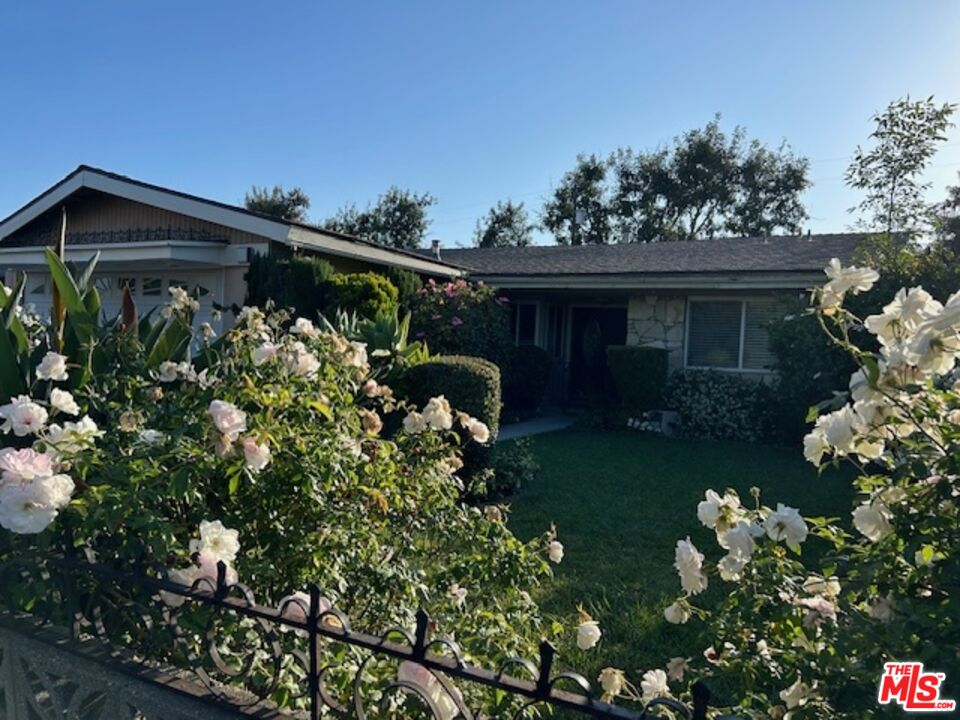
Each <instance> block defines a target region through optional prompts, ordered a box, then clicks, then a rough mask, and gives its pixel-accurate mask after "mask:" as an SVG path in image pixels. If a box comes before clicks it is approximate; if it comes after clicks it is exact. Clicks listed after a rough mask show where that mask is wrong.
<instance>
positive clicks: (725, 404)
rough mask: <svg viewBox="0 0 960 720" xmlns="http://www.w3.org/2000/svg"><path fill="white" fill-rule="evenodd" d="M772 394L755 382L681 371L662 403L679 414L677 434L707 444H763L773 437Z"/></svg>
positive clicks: (709, 372) (710, 372) (672, 378)
mask: <svg viewBox="0 0 960 720" xmlns="http://www.w3.org/2000/svg"><path fill="white" fill-rule="evenodd" d="M772 399H773V391H772V390H771V389H770V387H768V386H767V385H765V384H763V382H761V381H760V380H758V379H747V378H743V377H740V376H739V375H735V374H732V373H722V372H718V371H716V370H680V371H677V372H675V373H674V374H673V375H671V376H670V380H669V382H668V383H667V387H666V389H665V390H664V400H665V402H666V404H667V405H668V406H669V408H670V409H672V410H676V411H678V412H679V413H680V432H681V434H682V435H684V436H685V437H693V438H703V439H706V440H744V441H747V442H763V441H767V440H770V439H771V438H772V436H773V433H772V422H773V411H772Z"/></svg>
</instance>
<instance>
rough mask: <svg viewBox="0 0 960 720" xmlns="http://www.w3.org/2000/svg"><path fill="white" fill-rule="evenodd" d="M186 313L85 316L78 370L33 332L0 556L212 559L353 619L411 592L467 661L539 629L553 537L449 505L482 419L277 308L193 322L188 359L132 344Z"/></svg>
mask: <svg viewBox="0 0 960 720" xmlns="http://www.w3.org/2000/svg"><path fill="white" fill-rule="evenodd" d="M21 287H22V283H21ZM2 300H3V305H0V308H2V309H3V310H4V311H10V312H14V311H16V312H20V311H19V310H16V309H15V308H14V307H13V305H15V304H16V294H15V293H7V292H6V291H5V290H3V291H2ZM11 303H12V304H11ZM195 310H196V307H195V301H194V300H193V299H191V298H190V297H188V296H186V295H185V294H184V295H183V296H182V297H181V296H179V295H178V296H175V297H174V298H173V301H172V302H171V304H170V305H169V306H167V308H165V310H164V312H163V313H162V315H163V317H164V320H163V321H162V323H161V325H159V326H157V327H158V328H159V329H148V325H147V324H145V322H144V321H143V320H141V328H140V331H139V332H134V330H135V329H136V328H135V327H134V326H135V325H136V323H132V324H127V325H124V324H118V323H108V324H107V325H105V326H103V327H99V328H91V329H90V333H91V337H94V338H95V342H96V348H97V353H98V361H97V362H98V366H99V367H101V368H103V370H102V372H94V373H91V374H89V376H85V377H84V378H83V379H82V380H81V378H80V377H79V376H78V371H79V365H78V363H77V361H76V359H75V358H74V357H71V356H69V355H68V354H67V353H66V350H65V351H64V352H63V353H61V352H59V351H58V350H57V349H56V347H57V339H56V336H57V334H58V333H57V326H56V323H54V324H53V325H52V326H50V327H47V326H44V325H40V326H38V327H37V328H36V331H35V332H34V334H33V335H31V337H30V339H29V343H28V344H31V345H32V346H33V347H34V350H32V351H31V352H30V355H29V357H30V358H31V359H32V360H31V362H28V361H27V359H22V362H23V365H24V367H27V377H25V378H24V379H23V390H24V392H23V393H22V394H19V395H15V396H13V397H12V398H10V399H9V401H8V402H6V403H5V404H3V405H2V406H0V433H2V435H0V440H2V441H3V444H5V445H7V446H8V447H4V448H3V449H2V450H0V525H2V527H3V528H5V529H6V530H7V531H8V532H2V533H0V560H6V559H15V558H19V557H22V558H36V557H42V556H43V555H44V553H46V552H49V551H55V550H58V549H60V550H63V549H65V548H67V547H72V546H74V545H84V546H88V547H89V548H91V549H92V550H93V551H94V552H95V553H96V555H97V556H98V557H100V558H103V559H108V560H118V561H131V560H134V559H143V556H144V554H146V560H148V561H150V562H152V563H156V564H160V565H163V566H164V567H165V568H166V572H167V574H168V575H169V576H170V577H171V578H172V579H175V580H180V581H181V582H185V583H191V582H194V581H196V580H198V579H200V578H207V579H210V578H213V577H215V576H216V567H217V563H218V562H223V563H224V564H225V565H226V566H227V571H228V572H227V581H228V582H234V581H236V580H237V579H239V580H240V581H242V582H244V583H247V584H249V585H250V586H251V587H253V588H255V589H256V591H257V593H258V595H260V596H262V597H263V598H264V600H265V601H268V602H269V601H272V602H274V603H279V601H280V599H281V598H282V597H284V596H287V595H288V594H289V593H290V592H291V591H292V590H296V589H297V588H301V587H303V586H304V585H305V584H306V583H308V582H315V583H317V584H318V585H319V586H320V587H322V588H324V589H325V592H326V596H325V597H326V602H328V603H330V605H331V606H333V607H336V608H340V609H342V610H343V611H344V612H346V613H349V615H350V616H351V618H352V619H353V620H354V621H355V622H356V624H357V626H358V627H363V628H364V629H369V630H371V631H376V630H381V631H382V630H384V629H386V628H387V627H390V626H394V625H408V626H409V625H411V624H412V622H413V614H414V612H415V611H416V609H417V608H418V607H421V606H422V607H424V608H425V609H427V610H428V611H429V612H430V614H431V616H432V617H434V618H435V619H436V621H437V622H438V624H439V625H440V626H441V627H442V628H443V629H444V631H445V632H455V633H456V636H457V640H458V642H459V643H460V645H461V647H462V648H463V650H464V652H465V654H466V656H468V657H470V658H472V659H474V660H476V661H477V662H481V663H484V662H487V663H490V664H494V663H495V662H496V660H499V659H502V658H504V657H506V656H509V655H515V654H520V655H533V654H535V648H536V643H537V642H539V640H540V638H541V636H543V635H547V636H549V635H550V634H551V632H552V629H551V628H550V627H541V622H540V617H539V613H538V610H537V607H536V605H535V604H534V603H533V601H532V600H531V599H530V596H529V595H528V594H527V590H528V589H530V588H532V587H533V586H535V585H536V584H537V583H539V582H540V581H541V580H542V579H543V578H545V577H546V576H548V575H549V572H550V570H549V565H548V552H549V548H548V543H549V542H550V541H551V540H553V539H554V537H553V535H552V534H550V535H544V536H543V537H541V538H538V539H535V540H534V541H532V542H531V543H530V544H523V543H521V542H519V541H518V540H517V539H516V538H514V537H513V535H512V534H511V533H510V532H509V531H508V530H507V528H506V527H505V525H504V523H503V518H502V516H500V517H495V516H493V515H492V514H490V513H485V512H484V511H482V510H480V509H477V508H471V507H468V506H465V505H463V504H461V503H459V502H458V496H459V494H460V492H461V483H460V481H459V479H458V477H457V471H458V468H459V467H460V464H461V461H460V450H459V447H460V437H459V436H463V438H465V439H466V438H470V440H471V442H474V443H481V444H482V443H486V442H489V441H490V431H489V429H488V428H487V427H486V425H485V424H484V423H483V422H481V421H480V420H478V419H477V418H474V417H471V416H469V415H467V414H465V413H462V412H457V410H456V409H455V408H452V407H450V404H449V403H448V402H447V401H446V399H445V398H444V397H443V396H435V397H431V398H429V399H428V400H427V401H426V402H425V403H424V404H423V405H422V406H418V407H413V406H411V405H409V404H408V403H407V402H405V401H403V400H401V399H399V398H397V397H395V396H394V394H393V392H392V391H391V389H390V388H389V387H388V386H386V385H384V384H381V383H380V382H379V380H378V377H376V376H374V375H373V374H372V371H371V369H370V364H369V362H368V358H367V353H366V348H365V346H364V345H363V344H362V343H359V342H355V341H354V342H351V341H348V340H347V339H345V338H344V337H342V336H340V335H339V334H337V333H334V332H331V331H321V330H320V329H319V328H317V327H316V326H314V324H313V323H312V322H310V321H309V320H307V319H304V318H298V319H296V320H295V321H294V322H292V323H291V322H290V318H289V317H288V316H287V314H286V313H283V312H276V313H271V314H266V313H264V312H262V311H260V310H258V309H256V308H244V310H243V311H242V312H241V313H240V314H239V316H238V317H237V322H236V326H235V327H234V328H233V329H231V330H229V331H228V332H227V333H226V334H225V335H224V336H223V337H222V338H217V339H213V338H211V337H209V335H210V333H209V332H208V333H203V332H202V331H201V332H198V333H197V334H196V336H195V337H192V339H191V341H190V342H191V343H192V346H193V347H194V348H195V350H194V352H193V354H192V358H187V359H179V357H171V356H170V355H169V354H168V355H167V356H164V355H163V354H162V352H161V351H162V348H160V349H157V347H156V343H152V344H151V347H152V348H153V350H152V351H150V352H147V349H146V346H145V343H144V342H143V340H142V339H141V337H140V333H141V332H142V333H145V334H148V335H151V336H153V335H156V336H158V337H163V336H164V334H165V332H166V331H165V329H164V328H166V327H169V326H170V325H171V324H173V323H176V324H177V325H178V327H183V328H188V329H189V328H190V327H191V326H192V321H193V313H194V312H195ZM0 335H3V333H0ZM4 337H5V336H4ZM176 345H177V347H179V345H180V343H177V344H176ZM81 355H82V353H81ZM385 420H390V421H392V422H389V423H387V425H389V426H392V427H395V428H396V431H395V432H393V433H392V434H391V435H389V436H388V435H387V432H386V430H385V422H384V421H385ZM19 592H20V593H21V598H22V601H23V603H24V605H25V606H28V605H29V603H30V602H31V601H32V599H31V597H30V593H31V592H33V590H31V586H29V585H26V584H25V585H24V587H23V588H20V589H19ZM36 592H40V590H39V589H37V590H36ZM165 600H166V601H167V602H168V604H171V605H176V604H178V601H177V599H175V598H171V597H167V598H165ZM180 601H181V602H182V598H180ZM291 607H292V606H291ZM190 609H191V608H190V604H189V603H186V604H184V605H183V607H180V608H179V612H183V613H187V612H189V611H190ZM288 609H289V608H288ZM291 611H292V610H291ZM181 625H182V626H183V627H186V628H190V627H193V625H191V623H190V622H189V621H188V620H183V619H182V622H181ZM237 633H238V635H237V637H236V638H234V640H236V641H237V642H238V644H241V645H242V643H243V640H242V638H243V637H244V635H243V632H242V629H240V628H238V629H237ZM197 641H198V642H202V634H201V636H199V637H198V640H197ZM342 650H343V649H342V648H340V649H339V651H340V652H341V653H342ZM322 652H324V653H335V652H338V649H337V648H335V647H333V645H332V644H331V645H330V646H329V647H328V646H326V645H325V646H324V648H323V650H322ZM327 660H329V661H330V662H334V661H335V662H336V663H337V664H338V665H340V666H344V667H349V662H350V658H346V657H343V656H336V657H334V656H331V657H329V658H325V659H322V660H321V662H326V661H327ZM331 682H334V681H333V680H331ZM290 692H291V688H290V687H289V686H281V687H280V688H278V689H277V694H276V698H277V699H278V700H279V701H280V702H286V701H287V699H288V698H289V696H290V695H289V693H290Z"/></svg>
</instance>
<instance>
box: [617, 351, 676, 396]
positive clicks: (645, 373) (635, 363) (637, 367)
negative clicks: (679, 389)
mask: <svg viewBox="0 0 960 720" xmlns="http://www.w3.org/2000/svg"><path fill="white" fill-rule="evenodd" d="M607 367H609V368H610V375H612V376H613V384H614V387H616V389H617V398H618V399H619V400H620V403H621V404H622V405H623V406H624V407H625V408H627V409H628V410H653V409H655V408H656V407H657V406H658V405H660V402H661V393H662V392H663V387H664V386H665V385H666V384H667V351H666V350H664V349H663V348H652V347H641V346H635V345H611V346H610V347H608V348H607Z"/></svg>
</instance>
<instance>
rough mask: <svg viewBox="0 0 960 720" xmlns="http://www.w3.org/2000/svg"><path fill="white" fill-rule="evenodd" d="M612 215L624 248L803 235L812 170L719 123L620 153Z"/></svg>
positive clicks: (795, 158)
mask: <svg viewBox="0 0 960 720" xmlns="http://www.w3.org/2000/svg"><path fill="white" fill-rule="evenodd" d="M610 163H611V166H612V167H613V176H614V180H613V191H612V214H613V217H614V222H615V225H616V227H617V229H618V231H619V236H620V237H619V239H620V241H621V242H661V241H668V240H697V239H702V238H711V237H715V236H716V235H718V234H720V233H724V234H733V235H771V234H773V233H775V232H778V231H785V232H798V231H799V229H800V224H801V223H802V222H803V220H804V219H805V218H806V217H807V214H806V211H805V209H804V207H803V203H802V202H801V200H800V195H801V193H802V192H803V191H804V190H805V189H806V188H807V187H808V186H809V180H808V179H807V170H808V162H807V161H806V160H805V159H803V158H800V157H798V156H796V155H794V154H793V153H792V152H791V151H790V150H789V148H788V147H787V146H786V145H781V146H780V147H779V148H777V149H776V150H771V149H769V148H768V147H766V146H765V145H763V144H762V143H761V142H760V141H758V140H752V141H750V142H749V143H748V142H746V141H745V131H744V130H743V128H741V127H737V128H734V130H733V132H732V133H731V134H729V135H728V134H727V133H725V132H724V131H723V130H722V129H721V128H720V122H719V116H718V117H716V118H714V119H713V120H711V121H710V122H709V123H707V125H706V126H705V127H703V128H697V129H694V130H689V131H687V132H685V133H684V134H683V135H681V136H680V137H677V138H675V139H674V141H673V144H672V145H671V146H670V147H662V148H659V149H657V150H654V151H652V152H645V151H634V150H633V149H631V148H625V149H619V150H617V151H616V152H615V153H614V154H613V155H612V156H611V160H610Z"/></svg>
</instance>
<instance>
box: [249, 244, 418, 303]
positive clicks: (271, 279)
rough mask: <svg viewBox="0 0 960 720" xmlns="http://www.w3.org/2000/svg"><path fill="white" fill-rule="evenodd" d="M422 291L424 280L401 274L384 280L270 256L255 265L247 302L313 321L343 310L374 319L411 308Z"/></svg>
mask: <svg viewBox="0 0 960 720" xmlns="http://www.w3.org/2000/svg"><path fill="white" fill-rule="evenodd" d="M398 287H399V288H402V289H401V290H398ZM419 287H420V278H419V277H418V276H417V275H416V274H415V273H412V272H410V271H408V270H403V269H400V268H391V269H390V270H388V271H387V272H386V274H385V275H381V274H379V273H374V272H363V273H338V272H337V271H336V270H335V269H334V267H333V265H331V264H330V263H329V262H327V261H326V260H323V259H321V258H315V257H309V256H299V255H288V254H284V253H281V252H271V253H268V254H266V255H255V256H254V257H253V259H252V260H251V261H250V268H249V270H248V271H247V297H246V301H245V302H246V304H247V305H259V306H263V305H264V303H266V301H267V300H273V301H274V302H275V303H276V304H277V306H278V307H292V308H294V311H295V313H296V314H297V315H299V316H302V317H306V318H310V319H315V318H316V317H317V316H318V315H320V314H324V315H332V314H333V311H334V310H336V309H338V308H339V309H342V310H346V311H348V312H355V313H357V314H358V315H360V316H361V317H365V318H374V317H376V316H377V314H378V313H385V314H387V315H389V314H392V313H394V312H396V311H397V308H398V306H399V305H401V304H403V303H407V304H409V303H410V302H412V297H413V296H414V295H415V294H416V292H417V289H418V288H419Z"/></svg>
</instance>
